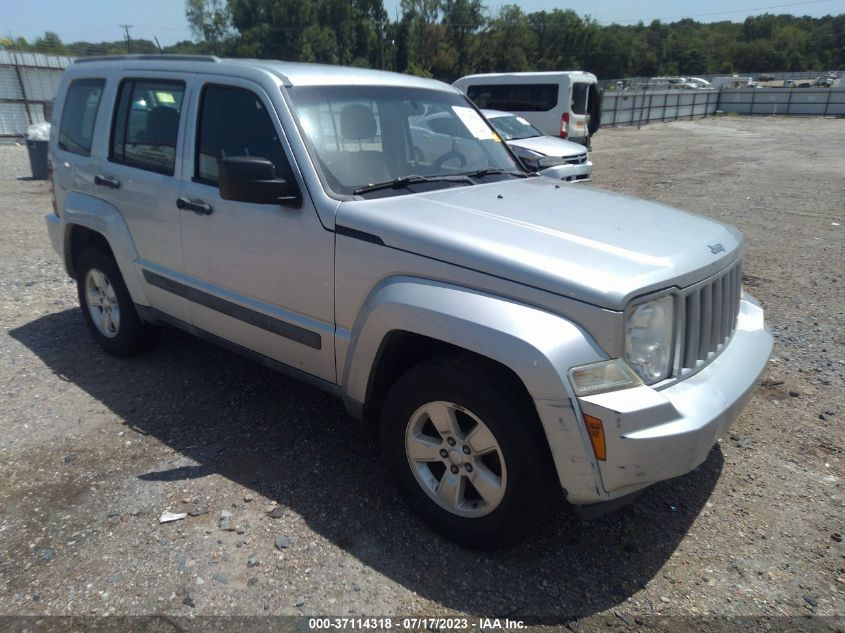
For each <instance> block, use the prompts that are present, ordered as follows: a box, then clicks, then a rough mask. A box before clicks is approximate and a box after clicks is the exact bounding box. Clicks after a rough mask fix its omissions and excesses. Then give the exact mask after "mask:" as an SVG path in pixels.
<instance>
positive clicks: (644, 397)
mask: <svg viewBox="0 0 845 633" xmlns="http://www.w3.org/2000/svg"><path fill="white" fill-rule="evenodd" d="M771 351H772V335H771V334H770V333H769V331H768V328H766V325H765V323H764V322H763V310H762V308H761V307H760V306H759V304H757V302H756V301H755V300H754V299H753V298H752V297H750V296H749V295H745V297H744V298H743V299H742V301H741V302H740V311H739V317H738V319H737V328H736V331H735V333H734V335H733V338H732V339H731V340H730V342H729V344H728V345H727V347H726V348H725V349H724V350H723V351H722V352H721V354H720V355H719V356H718V357H717V358H715V359H714V360H713V361H712V362H710V364H709V365H706V366H705V367H704V368H703V369H701V370H700V371H699V372H698V373H696V374H693V375H692V376H690V377H688V378H686V379H684V380H681V381H679V382H677V383H674V384H672V385H670V386H668V387H666V388H664V389H661V390H656V389H653V388H651V387H647V386H641V387H634V388H632V389H624V390H621V391H612V392H608V393H603V394H598V395H594V396H588V397H583V398H579V399H578V404H579V407H580V410H581V413H586V414H588V415H591V416H593V417H596V418H598V419H600V420H601V421H602V423H603V426H604V433H605V442H606V445H607V459H606V460H605V461H598V462H597V464H598V469H599V473H600V477H601V487H602V489H603V490H604V493H605V494H604V495H603V497H604V498H603V499H596V501H607V500H610V499H615V498H618V497H622V496H625V495H628V494H630V493H632V492H634V491H636V490H639V489H642V488H644V487H646V486H648V485H649V484H653V483H655V482H658V481H663V480H665V479H670V478H672V477H678V476H679V475H683V474H685V473H688V472H689V471H691V470H693V469H694V468H696V467H697V466H699V465H700V464H701V463H702V462H703V461H704V460H705V459H706V458H707V455H708V453H709V452H710V449H711V448H712V447H713V445H714V444H715V443H716V441H717V440H718V439H719V437H720V436H722V435H723V434H724V433H725V432H726V431H727V430H728V429H729V428H730V426H731V424H733V422H734V420H735V419H736V418H737V416H738V415H739V413H740V411H742V409H743V407H744V406H745V404H746V403H747V401H748V399H749V398H750V397H751V395H752V393H753V392H754V389H755V387H756V385H757V381H758V379H759V377H760V375H761V374H762V372H763V370H764V369H765V367H766V363H767V362H768V359H769V355H770V354H771ZM584 501H586V500H584ZM584 501H582V503H583V502H584ZM586 502H587V503H589V501H586ZM576 503H577V501H576Z"/></svg>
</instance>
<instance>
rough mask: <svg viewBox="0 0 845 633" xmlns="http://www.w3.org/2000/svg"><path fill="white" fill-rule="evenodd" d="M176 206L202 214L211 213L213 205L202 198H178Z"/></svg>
mask: <svg viewBox="0 0 845 633" xmlns="http://www.w3.org/2000/svg"><path fill="white" fill-rule="evenodd" d="M176 206H177V207H179V208H180V209H182V210H183V211H193V212H194V213H200V214H202V215H211V205H210V204H208V203H207V202H203V201H202V200H191V199H190V198H177V199H176Z"/></svg>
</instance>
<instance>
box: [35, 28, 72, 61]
mask: <svg viewBox="0 0 845 633" xmlns="http://www.w3.org/2000/svg"><path fill="white" fill-rule="evenodd" d="M32 48H33V49H35V51H37V52H39V53H51V54H53V55H67V47H66V46H65V45H64V44H63V43H62V40H61V38H60V37H59V36H58V35H57V34H56V33H54V32H53V31H47V32H45V33H44V35H43V36H42V37H36V38H35V42H33V44H32Z"/></svg>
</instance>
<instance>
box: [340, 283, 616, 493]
mask: <svg viewBox="0 0 845 633" xmlns="http://www.w3.org/2000/svg"><path fill="white" fill-rule="evenodd" d="M396 330H402V331H406V332H411V333H414V334H420V335H422V336H427V337H429V338H433V339H436V340H439V341H443V342H445V343H450V344H452V345H455V346H457V347H460V348H463V349H466V350H468V351H471V352H474V353H476V354H479V355H481V356H485V357H487V358H490V359H492V360H494V361H497V362H499V363H501V364H502V365H504V366H506V367H508V368H510V369H511V370H512V371H513V372H514V373H515V374H516V375H517V376H518V377H519V379H520V380H521V381H522V382H523V384H524V385H525V387H526V389H527V391H528V393H529V394H530V396H531V397H532V398H533V399H534V402H535V405H536V406H537V412H538V415H539V417H540V421H541V423H542V425H543V429H544V431H545V433H546V437H547V439H548V441H549V446H550V447H551V451H552V456H553V458H554V461H555V466H556V468H557V472H558V476H559V478H560V481H561V485H562V486H563V487H564V488H565V489H566V490H567V492H568V494H569V496H570V498H571V499H572V498H574V499H575V500H582V499H585V498H589V499H593V500H595V499H596V498H597V496H599V497H600V496H601V495H602V494H603V493H602V489H601V484H600V479H599V475H598V467H597V464H596V462H595V457H594V455H593V453H592V450H588V447H589V438H588V436H587V434H586V430H585V429H584V428H583V425H582V424H581V423H580V422H579V419H578V416H577V415H576V413H575V410H574V408H573V405H572V402H573V399H574V394H573V393H572V390H571V386H570V384H569V380H568V378H567V372H568V370H569V369H570V368H571V367H574V366H577V365H582V364H586V363H592V362H596V361H599V360H604V359H606V358H607V354H605V352H604V351H602V350H601V349H600V348H599V347H598V345H596V343H595V342H594V341H593V340H592V339H591V338H590V337H589V336H588V335H587V334H586V333H585V332H584V331H583V330H582V329H581V328H580V327H579V326H578V325H576V324H575V323H572V322H571V321H569V320H567V319H565V318H563V317H561V316H559V315H556V314H553V313H551V312H547V311H545V310H542V309H539V308H535V307H532V306H528V305H525V304H521V303H518V302H515V301H512V300H509V299H504V298H501V297H496V296H493V295H489V294H484V293H481V292H478V291H475V290H471V289H467V288H461V287H456V286H451V285H448V284H443V283H440V282H436V281H431V280H426V279H419V278H413V277H394V278H391V279H388V280H385V281H384V282H382V283H381V284H379V285H378V286H377V287H376V288H374V289H373V291H372V292H371V294H370V296H369V297H368V298H367V300H366V301H365V303H364V305H363V306H362V309H361V311H360V313H359V315H358V318H357V319H356V321H355V325H354V326H353V329H352V332H351V336H350V345H349V350H348V353H347V355H346V361H345V364H344V370H343V382H342V385H343V388H344V393H345V396H346V397H347V398H350V399H352V400H354V401H356V402H361V403H363V402H365V401H366V398H367V394H368V389H369V385H370V381H371V380H372V377H373V376H374V375H375V371H374V370H375V367H374V365H375V363H376V359H377V355H378V352H379V349H380V347H381V344H382V342H383V341H384V340H385V338H386V337H387V336H388V335H389V334H390V333H391V332H393V331H396ZM573 495H574V497H573Z"/></svg>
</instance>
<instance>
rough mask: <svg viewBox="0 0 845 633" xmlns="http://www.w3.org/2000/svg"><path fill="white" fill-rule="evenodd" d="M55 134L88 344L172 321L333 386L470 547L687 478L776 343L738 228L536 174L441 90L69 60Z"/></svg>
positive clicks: (148, 61) (266, 70)
mask: <svg viewBox="0 0 845 633" xmlns="http://www.w3.org/2000/svg"><path fill="white" fill-rule="evenodd" d="M433 115H439V116H437V117H433ZM434 119H436V120H437V121H438V129H437V130H436V132H437V133H436V134H424V133H422V131H424V128H423V127H421V126H419V125H417V123H419V122H420V121H422V120H429V121H430V120H434ZM52 129H53V131H52V136H51V139H50V153H51V167H52V171H53V174H52V177H53V185H54V194H55V209H54V213H52V214H48V215H47V216H46V219H47V226H48V228H49V233H50V238H51V240H52V242H53V245H54V247H55V249H56V250H57V251H58V252H59V254H60V255H61V257H62V259H63V260H64V264H65V266H66V268H67V271H68V273H69V274H70V275H71V276H72V277H73V278H75V279H76V281H77V284H78V288H79V301H80V304H81V306H82V314H83V317H84V319H85V321H86V323H87V325H88V329H89V330H90V332H91V335H92V336H93V338H94V339H95V340H96V341H97V343H99V344H100V345H101V346H102V347H103V348H104V349H105V350H106V351H107V352H109V353H111V354H114V355H118V356H120V355H127V354H131V353H134V352H137V351H139V350H142V349H143V348H144V347H145V346H147V345H149V344H150V342H151V341H152V337H151V333H152V332H153V330H154V329H155V326H157V325H160V324H167V325H172V326H176V327H179V328H183V329H185V330H188V331H189V332H192V333H194V334H196V335H198V336H201V337H204V338H206V339H210V340H212V341H214V342H216V343H219V344H221V345H223V346H225V347H227V348H229V349H232V350H235V351H237V352H240V353H243V354H245V355H247V356H250V357H252V358H254V359H256V360H257V361H259V362H261V363H263V364H265V365H268V366H270V367H273V368H275V369H278V370H279V371H282V372H285V373H288V374H291V375H293V376H296V377H298V378H302V379H304V380H307V381H308V382H310V383H312V384H314V385H316V386H318V387H320V388H321V389H324V390H326V391H328V392H330V393H332V394H335V395H337V396H339V397H341V398H343V401H344V402H345V404H346V408H347V409H348V411H349V412H350V413H351V414H352V415H353V416H355V417H356V418H359V419H361V420H362V421H364V422H365V423H367V424H375V425H378V426H379V428H380V432H381V443H382V451H383V457H384V461H385V462H386V464H387V467H388V469H389V471H390V473H391V475H392V477H393V479H394V480H395V481H396V484H397V486H398V488H399V490H400V492H401V494H402V496H403V497H404V498H405V499H406V501H407V502H408V504H409V505H410V506H411V507H412V508H413V509H414V510H415V511H416V512H417V513H418V514H419V515H420V517H421V518H422V519H423V520H425V521H426V522H427V523H429V524H430V525H431V526H433V527H434V528H435V529H437V530H439V531H441V532H443V533H444V534H446V535H447V536H448V537H449V538H452V539H454V540H456V541H458V542H460V543H463V544H465V545H468V546H475V547H502V546H507V545H510V544H513V543H515V542H517V541H519V540H520V539H521V538H523V537H524V536H525V534H526V533H527V532H528V531H529V530H530V529H531V528H532V527H534V526H535V525H537V519H538V515H539V514H541V513H542V512H543V511H544V510H546V509H548V508H550V507H553V506H554V504H553V503H552V501H553V500H554V499H555V498H557V497H558V496H559V493H560V492H561V491H563V493H564V494H565V497H566V499H567V500H568V501H569V502H570V503H571V504H574V505H575V506H577V507H580V508H581V509H582V511H583V512H584V513H586V514H592V515H596V514H598V513H600V512H603V511H606V510H608V509H611V508H613V507H614V506H616V505H620V504H621V503H623V502H624V501H627V500H628V499H630V498H631V497H632V495H633V494H635V493H637V492H638V491H640V490H642V489H643V488H645V487H646V486H648V485H649V484H652V483H654V482H657V481H661V480H664V479H668V478H670V477H676V476H678V475H682V474H684V473H687V472H689V471H690V470H692V469H693V468H695V467H696V466H698V465H699V464H701V463H702V462H703V461H704V460H705V458H706V457H707V454H708V452H709V451H710V449H711V447H712V446H713V444H714V443H715V442H716V440H717V439H718V438H719V436H720V435H722V434H723V433H724V432H725V431H726V430H727V429H728V427H729V426H730V424H731V423H732V421H733V420H734V419H735V418H736V416H737V415H738V414H739V412H740V410H741V409H742V406H743V404H744V403H745V401H746V400H747V398H748V396H749V394H750V393H751V392H752V390H753V388H754V385H755V381H756V380H757V378H758V376H759V375H760V373H761V372H762V371H763V368H764V367H765V365H766V361H767V359H768V357H769V353H770V351H771V347H772V339H771V336H770V335H769V333H768V332H767V330H766V327H765V325H764V323H763V311H762V310H761V308H760V306H759V305H758V304H757V303H756V302H755V301H754V299H752V298H751V296H749V295H748V294H747V293H744V292H743V290H742V279H741V257H742V237H741V235H740V234H739V232H738V231H736V230H735V229H733V228H731V227H729V226H726V225H723V224H720V223H718V222H714V221H712V220H708V219H704V218H701V217H698V216H695V215H691V214H689V213H684V212H682V211H677V210H674V209H670V208H667V207H664V206H661V205H658V204H653V203H650V202H644V201H641V200H635V199H632V198H627V197H624V196H620V195H614V194H611V193H605V192H600V191H594V190H589V189H583V188H577V187H573V186H570V185H566V184H561V183H560V181H554V180H550V179H546V178H543V177H537V176H536V175H534V174H531V173H530V172H529V171H527V170H526V169H525V168H524V167H523V166H522V164H521V163H520V162H519V161H518V160H517V159H516V157H515V156H514V155H513V153H512V152H511V151H510V150H509V149H508V147H507V145H506V144H505V143H503V142H502V141H501V139H500V138H499V136H498V135H497V134H496V133H495V131H494V130H493V129H492V128H491V127H490V126H489V124H488V123H487V122H486V121H485V120H484V118H483V117H482V116H481V115H480V114H479V111H478V110H477V109H476V108H475V107H474V106H473V104H472V103H471V102H470V101H468V100H467V99H466V97H464V96H463V95H462V94H461V93H460V92H459V91H458V90H457V89H455V88H453V87H451V86H448V85H445V84H443V83H440V82H437V81H430V80H426V79H419V78H415V77H410V76H405V75H399V74H393V73H387V72H377V71H371V70H361V69H353V68H337V67H330V66H320V65H310V64H295V63H282V62H272V61H255V60H222V59H217V58H214V57H193V56H150V57H148V56H135V57H132V56H130V57H116V58H99V59H84V60H79V61H77V62H76V63H74V64H73V65H72V66H71V67H70V68H68V70H67V71H66V72H65V74H64V76H63V79H62V82H61V86H60V88H59V92H58V97H57V100H56V108H55V121H54V125H53V128H52Z"/></svg>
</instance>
